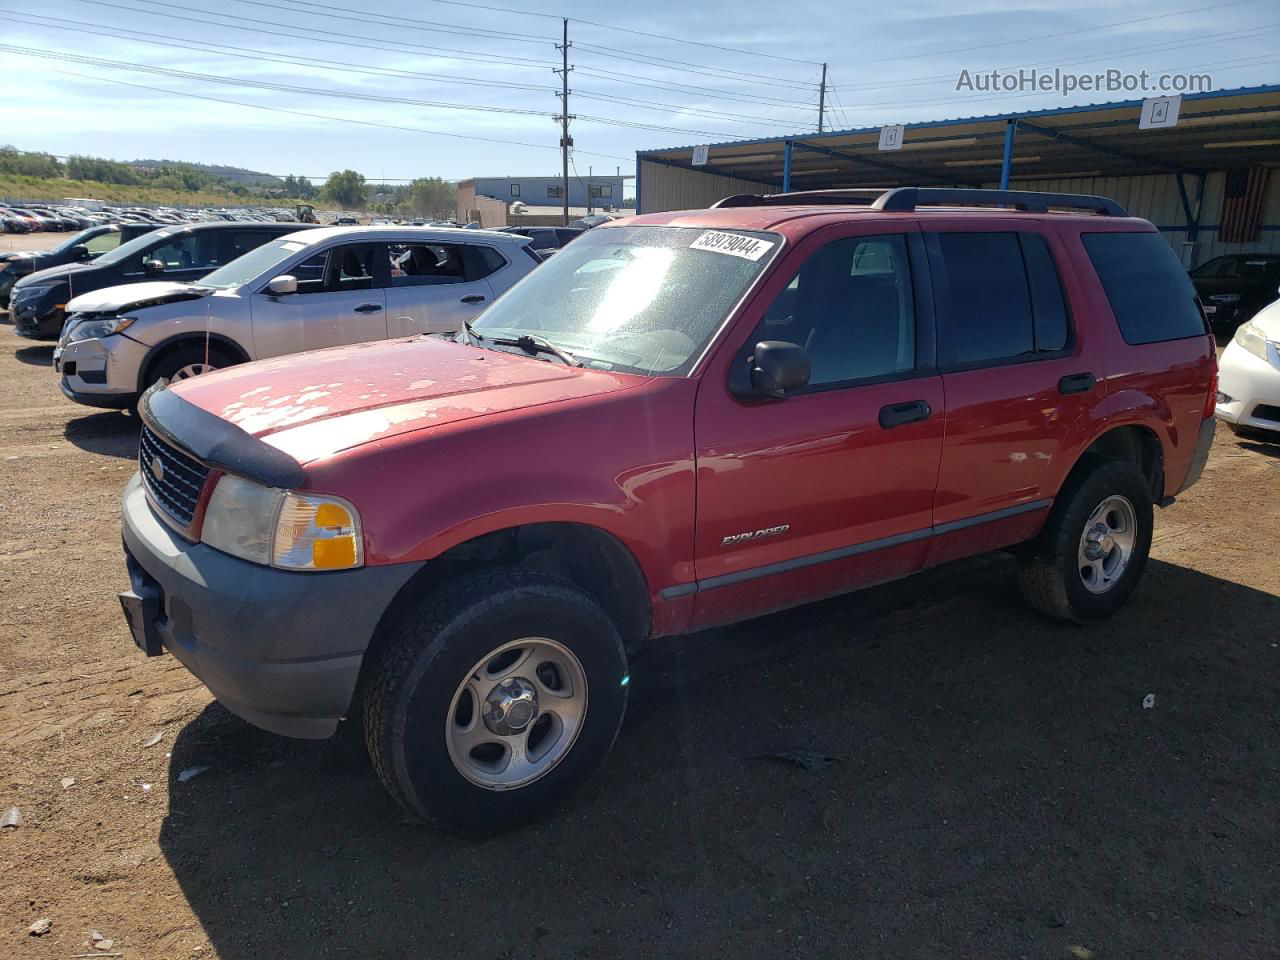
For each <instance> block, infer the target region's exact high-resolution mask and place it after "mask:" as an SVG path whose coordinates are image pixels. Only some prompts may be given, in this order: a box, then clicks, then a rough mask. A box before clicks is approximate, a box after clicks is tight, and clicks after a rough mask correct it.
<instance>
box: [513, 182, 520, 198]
mask: <svg viewBox="0 0 1280 960" xmlns="http://www.w3.org/2000/svg"><path fill="white" fill-rule="evenodd" d="M511 196H513V197H518V196H520V184H518V183H513V184H511Z"/></svg>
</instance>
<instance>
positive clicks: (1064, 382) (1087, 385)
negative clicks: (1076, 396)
mask: <svg viewBox="0 0 1280 960" xmlns="http://www.w3.org/2000/svg"><path fill="white" fill-rule="evenodd" d="M1097 382H1098V381H1097V380H1096V379H1095V378H1094V376H1093V374H1092V373H1073V374H1070V375H1068V376H1065V377H1063V378H1062V379H1061V380H1059V381H1058V392H1059V393H1088V392H1089V391H1090V390H1092V389H1093V386H1094V384H1096V383H1097Z"/></svg>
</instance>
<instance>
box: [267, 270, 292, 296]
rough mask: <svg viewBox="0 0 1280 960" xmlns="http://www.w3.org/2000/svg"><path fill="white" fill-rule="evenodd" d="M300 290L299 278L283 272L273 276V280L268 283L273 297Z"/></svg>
mask: <svg viewBox="0 0 1280 960" xmlns="http://www.w3.org/2000/svg"><path fill="white" fill-rule="evenodd" d="M297 292H298V278H297V277H291V276H290V275H289V274H287V273H285V274H281V275H280V276H278V277H272V278H271V282H270V283H268V284H267V293H269V294H271V295H272V296H273V297H283V296H285V295H286V294H290V293H297Z"/></svg>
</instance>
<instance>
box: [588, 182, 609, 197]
mask: <svg viewBox="0 0 1280 960" xmlns="http://www.w3.org/2000/svg"><path fill="white" fill-rule="evenodd" d="M591 196H593V197H612V196H613V184H611V183H605V184H592V186H591Z"/></svg>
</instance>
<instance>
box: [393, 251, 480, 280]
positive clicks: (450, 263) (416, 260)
mask: <svg viewBox="0 0 1280 960" xmlns="http://www.w3.org/2000/svg"><path fill="white" fill-rule="evenodd" d="M387 250H388V252H389V254H390V257H391V285H392V286H393V287H419V286H427V285H434V284H441V283H463V282H464V281H465V279H466V276H465V270H464V268H463V263H462V247H461V246H460V245H458V244H452V243H393V244H390V245H389V246H388V247H387Z"/></svg>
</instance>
